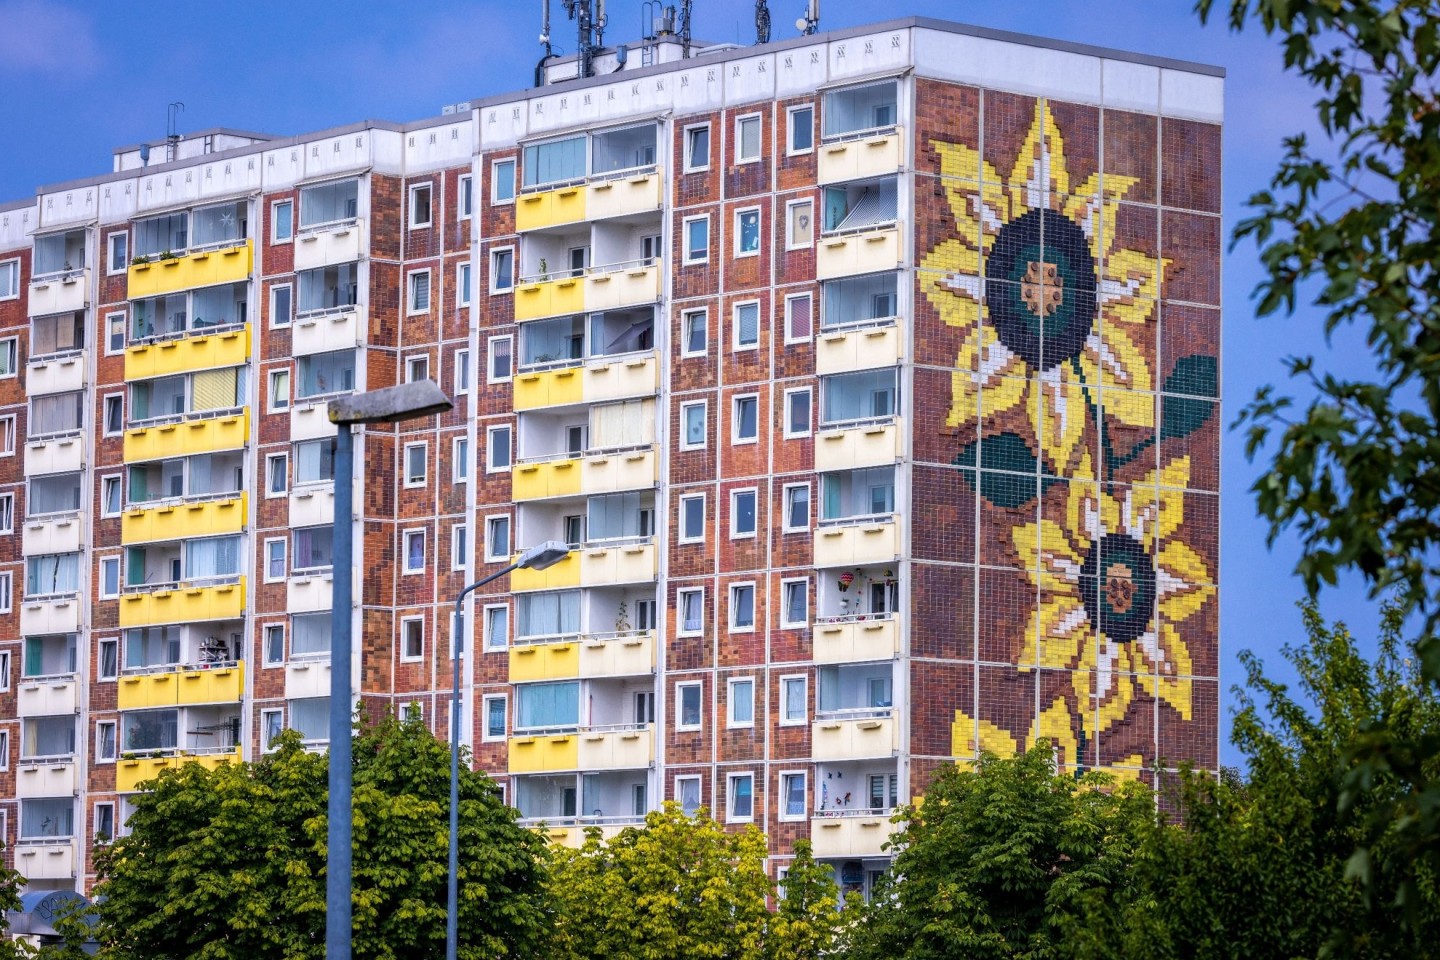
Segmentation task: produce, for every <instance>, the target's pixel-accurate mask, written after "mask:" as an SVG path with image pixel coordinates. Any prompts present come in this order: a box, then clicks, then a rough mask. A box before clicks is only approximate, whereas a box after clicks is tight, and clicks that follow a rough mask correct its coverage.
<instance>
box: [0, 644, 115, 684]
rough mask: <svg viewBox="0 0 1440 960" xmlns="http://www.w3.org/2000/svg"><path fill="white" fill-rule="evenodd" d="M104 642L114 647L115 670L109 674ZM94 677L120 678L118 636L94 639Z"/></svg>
mask: <svg viewBox="0 0 1440 960" xmlns="http://www.w3.org/2000/svg"><path fill="white" fill-rule="evenodd" d="M106 644H110V645H113V646H114V647H115V661H114V663H115V672H114V673H110V674H107V673H105V667H104V664H105V646H106ZM6 656H8V654H6ZM5 673H6V676H8V675H9V671H8V670H6V671H5ZM95 679H96V680H99V681H102V682H104V681H110V682H114V681H116V680H119V679H120V638H119V637H102V638H100V639H99V640H96V641H95Z"/></svg>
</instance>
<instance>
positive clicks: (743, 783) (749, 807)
mask: <svg viewBox="0 0 1440 960" xmlns="http://www.w3.org/2000/svg"><path fill="white" fill-rule="evenodd" d="M725 781H726V790H725V819H726V820H727V821H729V822H731V823H748V822H750V821H751V820H754V819H755V775H754V774H750V773H732V774H730V775H728V776H727V777H726V778H725Z"/></svg>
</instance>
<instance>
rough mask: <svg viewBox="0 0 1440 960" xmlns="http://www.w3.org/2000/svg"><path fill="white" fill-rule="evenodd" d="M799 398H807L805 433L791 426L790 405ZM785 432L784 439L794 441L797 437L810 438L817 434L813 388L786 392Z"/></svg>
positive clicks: (799, 388) (796, 388) (801, 388)
mask: <svg viewBox="0 0 1440 960" xmlns="http://www.w3.org/2000/svg"><path fill="white" fill-rule="evenodd" d="M799 396H804V397H805V409H806V411H807V414H808V415H807V416H806V418H805V429H804V430H803V431H797V430H795V429H793V428H792V426H791V417H790V404H791V403H792V402H794V401H793V398H794V397H799ZM783 430H784V437H785V439H787V440H792V439H795V438H797V437H808V436H810V435H811V434H813V433H814V432H815V391H814V389H813V388H811V387H794V388H792V389H789V390H786V391H785V426H784V428H783Z"/></svg>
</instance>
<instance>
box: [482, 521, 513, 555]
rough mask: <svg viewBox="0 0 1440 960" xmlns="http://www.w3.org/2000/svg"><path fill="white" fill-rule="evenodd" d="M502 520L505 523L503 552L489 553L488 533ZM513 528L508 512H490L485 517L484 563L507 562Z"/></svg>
mask: <svg viewBox="0 0 1440 960" xmlns="http://www.w3.org/2000/svg"><path fill="white" fill-rule="evenodd" d="M502 522H503V523H504V524H505V552H504V553H491V552H490V535H491V531H492V530H493V529H494V528H495V527H496V526H498V525H499V524H500V523H502ZM513 528H514V524H513V523H512V522H511V519H510V514H508V513H495V514H491V515H490V516H488V517H486V518H485V562H486V563H501V562H508V561H509V560H510V538H511V535H512V534H513V533H514V529H513Z"/></svg>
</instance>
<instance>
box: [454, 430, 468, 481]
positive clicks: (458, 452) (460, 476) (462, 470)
mask: <svg viewBox="0 0 1440 960" xmlns="http://www.w3.org/2000/svg"><path fill="white" fill-rule="evenodd" d="M469 476H470V438H469V437H456V438H455V441H454V443H453V444H452V445H451V452H450V478H451V481H452V482H454V483H464V482H465V481H466V480H467V479H468V478H469Z"/></svg>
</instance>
